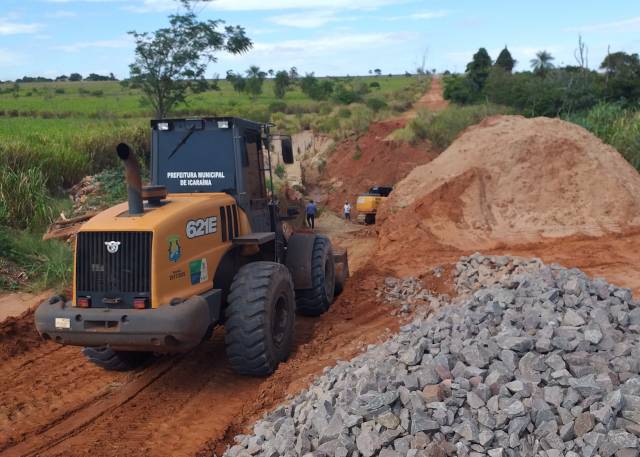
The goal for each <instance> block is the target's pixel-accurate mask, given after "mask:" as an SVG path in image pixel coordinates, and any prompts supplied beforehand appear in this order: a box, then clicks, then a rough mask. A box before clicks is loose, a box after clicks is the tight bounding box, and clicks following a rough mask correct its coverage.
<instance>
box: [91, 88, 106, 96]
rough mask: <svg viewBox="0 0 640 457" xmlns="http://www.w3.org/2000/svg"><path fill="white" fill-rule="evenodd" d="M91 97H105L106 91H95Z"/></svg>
mask: <svg viewBox="0 0 640 457" xmlns="http://www.w3.org/2000/svg"><path fill="white" fill-rule="evenodd" d="M91 95H93V96H94V97H102V96H103V95H104V91H103V90H100V89H98V90H94V91H91Z"/></svg>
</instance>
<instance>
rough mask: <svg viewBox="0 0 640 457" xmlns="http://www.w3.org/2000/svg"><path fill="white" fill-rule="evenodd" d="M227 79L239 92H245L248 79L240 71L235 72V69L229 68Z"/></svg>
mask: <svg viewBox="0 0 640 457" xmlns="http://www.w3.org/2000/svg"><path fill="white" fill-rule="evenodd" d="M226 79H227V81H229V82H230V83H231V85H232V86H233V90H235V91H236V92H238V93H240V92H244V89H245V86H246V81H245V79H244V78H243V77H242V75H241V74H240V73H234V72H233V70H228V71H227V78H226Z"/></svg>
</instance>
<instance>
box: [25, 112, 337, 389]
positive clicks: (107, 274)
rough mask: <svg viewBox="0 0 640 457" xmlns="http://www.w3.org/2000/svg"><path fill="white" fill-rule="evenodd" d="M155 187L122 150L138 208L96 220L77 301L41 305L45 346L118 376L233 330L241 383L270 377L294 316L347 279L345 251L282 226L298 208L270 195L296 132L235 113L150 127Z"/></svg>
mask: <svg viewBox="0 0 640 457" xmlns="http://www.w3.org/2000/svg"><path fill="white" fill-rule="evenodd" d="M151 128H152V142H151V145H152V146H151V184H152V185H151V186H148V187H142V186H141V179H140V170H139V166H138V162H137V160H136V158H135V155H134V153H133V151H132V150H131V148H130V147H129V146H127V145H126V144H124V143H122V144H120V145H118V147H117V154H118V156H119V157H120V159H122V161H123V163H124V166H125V172H126V180H127V191H128V202H127V203H122V204H120V205H117V206H114V207H112V208H110V209H107V210H105V211H104V212H102V213H100V214H98V215H97V216H95V217H94V218H92V219H91V220H90V221H88V222H87V223H85V224H84V225H83V226H82V228H81V229H80V231H79V233H78V236H77V238H76V242H75V243H76V244H75V262H74V279H73V296H72V297H71V299H70V300H69V301H65V299H63V298H62V297H59V296H56V297H52V298H50V299H49V300H47V301H46V302H45V303H43V304H41V305H40V306H39V307H38V309H37V310H36V313H35V323H36V328H37V330H38V332H39V333H40V334H41V335H42V337H43V338H45V339H47V340H52V341H55V342H57V343H60V344H67V345H77V346H84V350H83V352H84V354H85V355H86V357H87V358H88V359H89V360H90V361H92V362H94V363H95V364H97V365H99V366H101V367H104V368H106V369H110V370H127V369H131V368H135V367H136V366H138V365H140V364H141V363H143V362H144V361H145V360H146V359H147V358H148V357H149V355H150V354H153V353H171V352H184V351H187V350H189V349H191V348H193V347H194V346H196V345H197V344H199V343H200V342H201V341H203V340H204V339H206V338H208V337H209V336H210V335H211V332H212V331H213V328H214V327H215V326H217V325H224V326H225V342H226V347H227V355H228V357H229V360H230V362H231V365H232V366H233V368H234V369H235V370H236V371H237V372H239V373H242V374H248V375H256V376H263V375H268V374H270V373H272V372H273V371H274V370H275V369H276V367H277V366H278V364H279V363H280V362H281V361H283V360H285V359H287V357H288V356H289V354H290V352H291V349H292V344H293V333H294V321H295V313H296V310H297V311H298V312H299V313H301V314H305V315H312V316H318V315H320V314H322V313H324V312H325V311H327V309H328V308H329V306H330V305H331V303H332V302H333V300H334V297H335V295H336V293H338V292H339V291H340V290H341V289H342V287H343V285H344V282H345V280H346V278H347V276H348V274H349V269H348V262H347V255H346V252H336V251H335V250H334V249H333V248H332V246H331V241H330V240H329V239H328V238H326V237H324V236H321V235H316V234H308V233H295V231H293V232H292V231H291V230H283V224H284V221H291V220H293V219H295V218H296V217H297V209H296V208H286V209H284V211H282V210H281V208H280V207H279V204H278V202H277V201H276V200H275V199H274V197H273V189H271V193H269V192H268V189H267V183H268V182H272V181H270V180H268V178H270V177H271V152H270V151H271V149H272V147H271V143H272V141H280V142H281V150H282V156H283V161H284V162H285V163H292V162H293V150H292V146H291V139H290V138H289V137H284V136H279V135H272V134H270V131H269V128H270V126H269V125H268V124H261V123H257V122H252V121H247V120H244V119H239V118H233V117H217V118H205V119H170V120H158V121H152V122H151Z"/></svg>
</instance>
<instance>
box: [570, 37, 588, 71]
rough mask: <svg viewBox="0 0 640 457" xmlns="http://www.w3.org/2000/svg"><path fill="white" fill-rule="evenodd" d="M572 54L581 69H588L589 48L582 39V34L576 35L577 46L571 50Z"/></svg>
mask: <svg viewBox="0 0 640 457" xmlns="http://www.w3.org/2000/svg"><path fill="white" fill-rule="evenodd" d="M573 56H574V57H575V59H576V62H577V63H578V66H579V67H580V68H582V70H583V71H588V70H589V48H588V47H587V45H586V44H585V42H584V41H582V35H578V48H577V49H575V50H574V51H573Z"/></svg>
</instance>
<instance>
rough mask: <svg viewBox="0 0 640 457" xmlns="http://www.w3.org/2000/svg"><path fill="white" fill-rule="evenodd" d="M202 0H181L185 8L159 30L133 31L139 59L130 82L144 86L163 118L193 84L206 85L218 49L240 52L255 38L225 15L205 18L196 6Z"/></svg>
mask: <svg viewBox="0 0 640 457" xmlns="http://www.w3.org/2000/svg"><path fill="white" fill-rule="evenodd" d="M195 2H197V0H179V3H180V5H181V6H182V9H181V10H179V11H178V12H177V13H175V14H172V15H170V16H169V27H163V28H160V29H158V30H156V31H155V32H151V33H148V32H144V33H138V32H135V31H134V32H130V34H131V35H132V36H133V38H134V40H135V43H136V48H135V61H134V62H133V63H132V64H130V65H129V71H130V73H131V86H132V87H138V88H140V89H142V92H143V94H144V96H143V97H144V99H145V100H146V101H148V102H149V103H150V104H151V106H153V109H154V111H155V116H156V117H157V118H164V117H166V115H167V114H168V113H169V112H170V111H171V109H172V108H173V107H174V106H175V105H176V104H178V103H183V102H185V101H186V96H187V93H188V92H189V91H190V90H191V91H194V92H199V91H203V90H206V88H207V81H206V79H205V71H206V69H207V65H208V64H209V63H210V62H215V61H216V57H215V54H216V53H217V52H219V51H226V52H229V53H231V54H241V53H243V52H245V51H247V50H248V49H250V48H251V46H252V42H251V40H250V39H249V38H248V37H247V36H246V35H245V31H244V29H243V28H242V27H240V26H235V27H232V26H224V28H223V29H222V30H219V28H220V27H221V26H222V25H223V24H224V22H223V21H221V20H205V21H200V20H198V18H197V15H196V13H195V12H194V9H193V4H194V3H195Z"/></svg>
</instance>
